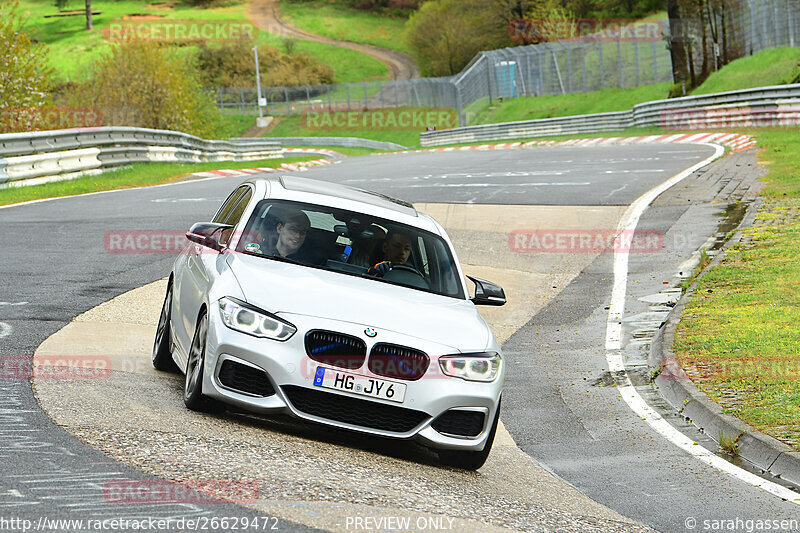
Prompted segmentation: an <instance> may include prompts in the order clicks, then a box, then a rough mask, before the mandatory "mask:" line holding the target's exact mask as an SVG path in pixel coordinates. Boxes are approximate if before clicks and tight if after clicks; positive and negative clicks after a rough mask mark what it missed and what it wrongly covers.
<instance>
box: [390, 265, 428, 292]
mask: <svg viewBox="0 0 800 533" xmlns="http://www.w3.org/2000/svg"><path fill="white" fill-rule="evenodd" d="M381 277H382V278H383V279H385V280H386V281H393V282H395V283H399V284H400V285H407V286H409V287H415V288H417V289H425V290H430V285H428V281H427V280H426V279H425V277H424V276H423V275H422V274H421V273H420V271H419V270H417V269H416V268H414V267H411V266H408V265H395V264H392V268H391V269H389V270H388V271H387V272H386V273H384V274H383V276H381Z"/></svg>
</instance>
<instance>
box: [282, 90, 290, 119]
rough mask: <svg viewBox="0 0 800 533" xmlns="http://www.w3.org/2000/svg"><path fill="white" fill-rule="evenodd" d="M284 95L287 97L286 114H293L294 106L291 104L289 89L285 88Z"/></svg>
mask: <svg viewBox="0 0 800 533" xmlns="http://www.w3.org/2000/svg"><path fill="white" fill-rule="evenodd" d="M283 95H284V96H285V97H286V116H289V115H291V114H292V106H291V105H290V104H289V89H287V88H286V87H284V88H283Z"/></svg>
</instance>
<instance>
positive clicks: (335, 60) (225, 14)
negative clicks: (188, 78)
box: [20, 0, 389, 83]
mask: <svg viewBox="0 0 800 533" xmlns="http://www.w3.org/2000/svg"><path fill="white" fill-rule="evenodd" d="M248 4H249V2H248V1H247V0H231V1H230V2H226V4H225V5H224V6H221V7H209V8H200V7H194V6H191V5H189V4H182V3H179V2H162V3H156V2H150V1H148V0H113V1H111V0H94V1H93V2H92V10H93V11H95V12H100V14H98V15H95V16H94V17H93V24H94V30H93V31H91V32H87V31H86V26H85V25H86V20H85V18H84V17H83V16H82V15H81V14H77V15H74V16H63V17H54V16H52V15H56V14H58V13H59V11H58V9H57V8H56V7H55V5H54V3H53V2H52V1H49V2H42V1H39V0H21V1H20V13H21V14H22V16H23V20H24V21H25V28H26V29H28V30H32V33H31V37H32V38H33V39H36V40H37V41H40V42H43V43H45V44H47V45H48V48H49V61H50V64H51V66H53V68H54V69H55V77H56V80H57V81H60V82H63V81H83V80H85V79H86V77H87V74H88V70H89V69H90V68H91V67H92V65H93V63H94V62H96V61H97V59H98V57H99V56H100V55H102V54H104V53H107V52H108V50H109V49H110V48H111V46H112V44H113V41H112V40H110V39H109V37H110V36H111V35H112V34H111V33H110V28H118V27H119V26H116V25H118V24H120V23H122V22H137V21H142V22H146V23H157V22H169V21H202V22H212V23H216V24H220V25H224V24H237V25H244V24H248V25H249V24H250V20H249V19H248V18H247V15H246V10H247V6H248ZM83 8H84V2H82V1H80V0H69V1H68V2H67V5H66V9H67V10H70V11H72V10H80V9H83ZM118 31H119V30H118ZM255 38H256V41H257V42H259V43H264V44H268V45H270V46H275V47H277V48H279V49H281V50H282V51H285V46H284V43H285V39H284V38H283V37H279V36H277V35H274V34H271V33H267V32H264V31H261V30H257V31H256V34H255ZM182 44H186V43H182ZM294 47H295V51H296V52H307V53H308V54H309V55H311V56H312V57H314V58H316V59H317V60H318V61H320V62H322V63H327V64H328V65H330V66H331V68H333V70H334V74H335V76H336V80H337V81H338V82H354V81H362V80H376V79H387V78H388V75H389V70H388V68H387V67H386V65H384V64H383V63H381V62H380V61H378V60H377V59H374V58H372V57H370V56H368V55H366V54H362V53H360V52H356V51H353V50H347V49H344V48H339V47H336V46H330V45H326V44H320V43H314V42H310V41H296V42H295V43H294ZM196 48H197V47H196V46H194V45H192V44H188V45H185V46H184V45H181V46H178V47H177V50H178V52H179V53H181V54H188V53H192V51H194V50H196ZM254 83H255V82H254Z"/></svg>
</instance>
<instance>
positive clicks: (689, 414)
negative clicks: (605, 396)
mask: <svg viewBox="0 0 800 533" xmlns="http://www.w3.org/2000/svg"><path fill="white" fill-rule="evenodd" d="M762 203H763V202H762V200H761V199H760V198H758V199H756V201H754V202H752V203H751V204H750V205H749V206H748V208H747V212H746V214H745V216H744V218H743V219H742V222H741V223H740V224H739V227H738V228H737V230H736V233H735V234H734V235H733V236H732V237H731V238H730V239H729V240H728V241H727V242H726V243H725V244H724V245H723V247H722V250H721V253H719V254H718V255H717V256H716V257H715V258H714V259H713V260H712V261H711V262H710V263H709V264H708V266H706V268H705V269H704V270H703V271H702V272H701V273H700V275H698V278H697V280H695V281H694V283H692V285H691V286H690V287H689V289H688V290H687V291H686V292H685V293H684V294H683V296H682V297H681V299H680V300H679V301H678V302H677V303H676V304H675V307H673V309H672V311H671V312H670V314H669V316H668V317H667V320H666V322H665V323H664V324H663V325H662V326H661V328H659V330H658V332H657V333H656V335H655V337H654V338H653V341H652V342H651V344H650V354H649V364H650V366H651V368H652V369H654V370H655V369H658V370H661V372H660V373H659V375H658V377H657V378H656V379H655V382H654V383H655V385H656V390H657V391H658V392H659V394H660V395H661V396H662V397H663V398H664V399H665V400H666V401H667V403H669V404H670V405H671V406H672V407H673V408H674V409H675V410H676V411H677V412H678V413H679V414H680V415H681V416H682V417H683V418H685V419H687V420H689V421H690V422H691V423H693V424H694V425H695V426H697V427H698V428H699V429H700V430H701V431H703V432H704V433H705V434H707V435H709V436H710V437H711V438H712V439H714V440H715V441H716V442H717V443H719V441H720V438H721V437H722V436H723V435H724V436H725V437H727V438H734V439H737V443H738V447H737V450H736V455H737V456H738V457H740V458H741V459H743V460H745V461H747V462H748V463H750V464H752V465H753V466H755V467H757V468H759V469H760V470H762V471H764V472H769V473H770V474H772V475H773V476H775V477H777V478H780V479H784V480H786V481H789V482H791V483H794V484H797V485H800V452H795V451H793V450H792V448H791V447H789V446H788V445H786V444H784V443H782V442H780V441H779V440H777V439H775V438H773V437H770V436H769V435H765V434H764V433H761V432H760V431H756V430H755V429H754V428H753V427H751V426H750V425H748V424H746V423H744V422H742V421H741V420H739V419H738V418H736V417H734V416H731V415H728V414H725V413H724V412H723V410H722V407H721V406H720V405H719V404H717V403H716V402H714V401H713V400H711V399H710V398H709V397H708V396H707V395H706V394H705V393H704V392H703V391H701V390H700V389H699V388H698V387H697V385H695V384H694V383H693V382H692V380H691V379H689V377H688V376H687V375H686V373H685V372H684V371H683V369H682V368H681V367H680V366H678V363H677V359H676V357H675V352H674V351H673V349H672V346H674V343H675V331H676V330H677V327H678V324H679V323H680V321H681V317H682V316H683V312H684V309H685V308H686V304H687V302H688V301H689V299H690V298H691V297H692V295H693V294H694V291H695V289H696V287H697V281H698V280H699V278H700V277H702V276H703V275H705V274H706V273H707V272H708V271H709V270H710V269H711V268H713V267H715V266H717V265H718V264H719V263H720V262H721V261H722V259H723V258H724V256H725V253H724V252H725V250H726V249H727V248H729V247H730V246H733V245H735V244H736V243H738V242H739V241H740V240H741V238H742V235H743V229H744V228H747V227H750V226H751V225H752V223H753V221H754V220H755V216H756V213H757V212H758V208H759V207H760V206H761V204H762ZM666 361H669V362H670V364H671V365H674V366H673V367H672V369H670V372H664V370H666V368H665V367H664V362H666Z"/></svg>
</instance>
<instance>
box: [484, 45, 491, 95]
mask: <svg viewBox="0 0 800 533" xmlns="http://www.w3.org/2000/svg"><path fill="white" fill-rule="evenodd" d="M483 58H484V59H485V60H486V82H487V87H488V89H489V105H492V69H491V68H489V56H488V55H486V54H484V55H483Z"/></svg>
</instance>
